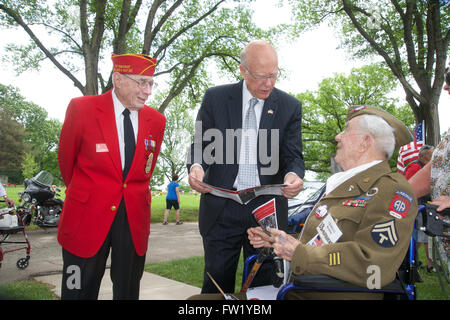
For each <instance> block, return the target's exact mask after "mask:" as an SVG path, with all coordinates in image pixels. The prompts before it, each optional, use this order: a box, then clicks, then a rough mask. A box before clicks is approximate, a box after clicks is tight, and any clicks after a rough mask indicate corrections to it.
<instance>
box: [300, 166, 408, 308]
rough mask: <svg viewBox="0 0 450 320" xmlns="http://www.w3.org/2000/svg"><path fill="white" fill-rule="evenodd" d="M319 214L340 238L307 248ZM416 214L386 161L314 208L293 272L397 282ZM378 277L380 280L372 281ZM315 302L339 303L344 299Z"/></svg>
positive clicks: (400, 179)
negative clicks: (336, 229) (328, 217)
mask: <svg viewBox="0 0 450 320" xmlns="http://www.w3.org/2000/svg"><path fill="white" fill-rule="evenodd" d="M321 214H322V215H324V214H325V215H326V214H329V215H331V216H332V218H333V219H334V221H335V222H336V224H337V226H338V227H339V229H340V230H341V231H342V236H341V237H340V238H339V240H338V241H337V242H336V243H332V244H324V245H322V246H313V245H307V244H306V243H308V242H309V241H310V240H311V239H312V238H313V237H314V236H315V235H316V234H317V230H316V227H317V226H318V225H319V224H320V223H321V222H322V221H323V219H324V217H325V216H321ZM416 215H417V200H416V198H415V196H414V194H413V191H412V189H411V187H410V185H409V183H408V182H407V180H406V179H405V178H404V177H403V176H402V175H400V174H399V173H394V172H392V171H391V169H390V167H389V164H388V162H387V161H383V162H381V163H379V164H377V165H375V166H373V167H371V168H369V169H367V170H365V171H363V172H361V173H359V174H357V175H355V176H354V177H352V178H350V179H348V180H347V181H345V182H344V183H342V184H341V185H339V186H338V187H337V188H336V189H334V190H333V191H332V192H330V194H328V195H326V196H324V197H323V198H322V199H321V200H320V201H319V202H318V203H317V204H316V206H315V207H314V209H313V210H312V211H311V214H310V215H309V217H308V219H307V221H306V223H305V226H304V228H303V231H302V233H301V236H300V241H301V244H300V245H299V246H298V247H297V249H296V251H295V253H294V255H293V258H292V261H291V271H292V272H293V273H294V274H325V275H329V276H332V277H335V278H338V279H341V280H345V281H348V282H350V283H353V284H356V285H358V286H362V287H366V286H367V285H368V282H370V283H371V284H372V285H373V284H374V283H375V284H376V283H379V284H380V287H383V286H385V285H387V284H389V283H390V282H392V281H393V280H394V279H395V275H396V272H397V270H398V268H399V267H400V264H401V263H402V261H403V259H404V258H405V255H406V252H407V250H408V245H409V242H410V239H411V233H412V229H413V225H414V219H415V217H416ZM374 270H375V271H374ZM377 271H379V272H377ZM374 277H378V278H377V280H379V281H378V282H373V281H374V279H375V278H374ZM299 292H300V291H297V293H299ZM300 295H303V297H301V296H297V298H305V297H304V293H301V294H300ZM315 297H316V298H317V297H319V298H339V299H340V298H345V297H346V294H344V295H333V294H331V295H330V294H328V295H327V294H324V293H322V294H320V295H319V296H317V295H316V296H315ZM347 297H349V296H348V295H347ZM352 298H354V297H352ZM364 298H369V297H366V296H364Z"/></svg>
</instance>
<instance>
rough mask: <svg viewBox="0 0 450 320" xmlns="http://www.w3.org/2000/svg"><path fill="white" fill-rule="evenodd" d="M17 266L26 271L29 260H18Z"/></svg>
mask: <svg viewBox="0 0 450 320" xmlns="http://www.w3.org/2000/svg"><path fill="white" fill-rule="evenodd" d="M16 266H17V268H19V269H21V270H23V269H25V268H26V267H28V259H27V258H20V259H19V260H17V263H16Z"/></svg>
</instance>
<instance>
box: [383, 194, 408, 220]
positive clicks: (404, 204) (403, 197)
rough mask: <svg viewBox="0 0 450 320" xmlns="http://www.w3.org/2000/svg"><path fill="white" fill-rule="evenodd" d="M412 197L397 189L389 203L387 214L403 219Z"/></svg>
mask: <svg viewBox="0 0 450 320" xmlns="http://www.w3.org/2000/svg"><path fill="white" fill-rule="evenodd" d="M412 201H413V198H412V197H411V196H410V195H409V194H407V193H406V192H404V191H402V190H397V191H396V192H395V195H394V197H393V198H392V200H391V204H390V205H389V214H390V215H391V216H393V217H395V218H397V219H403V218H404V217H406V214H407V213H408V210H409V207H410V206H411V202H412Z"/></svg>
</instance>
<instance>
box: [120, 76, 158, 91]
mask: <svg viewBox="0 0 450 320" xmlns="http://www.w3.org/2000/svg"><path fill="white" fill-rule="evenodd" d="M121 75H123V76H125V77H126V78H128V79H130V80H133V81H134V82H136V84H137V85H138V87H139V89H145V88H147V86H149V87H150V89H156V88H157V87H158V84H157V83H156V82H155V81H154V80H153V79H152V80H151V81H152V83H150V81H146V80H143V79H140V80H136V79H133V78H131V77H129V76H127V75H126V74H124V73H121Z"/></svg>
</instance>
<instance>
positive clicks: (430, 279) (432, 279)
mask: <svg viewBox="0 0 450 320" xmlns="http://www.w3.org/2000/svg"><path fill="white" fill-rule="evenodd" d="M419 260H420V261H422V265H423V267H422V268H420V269H419V274H420V277H421V278H422V280H423V282H422V283H416V286H417V299H418V300H449V296H448V294H450V286H449V285H448V284H447V285H446V290H447V296H446V295H445V293H444V292H443V291H442V288H441V285H440V283H439V278H438V275H437V274H436V273H428V272H427V269H426V265H427V262H426V261H427V258H426V255H425V249H424V246H423V245H421V246H420V248H419ZM441 277H442V281H443V282H444V283H446V280H445V279H444V278H443V276H441Z"/></svg>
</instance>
